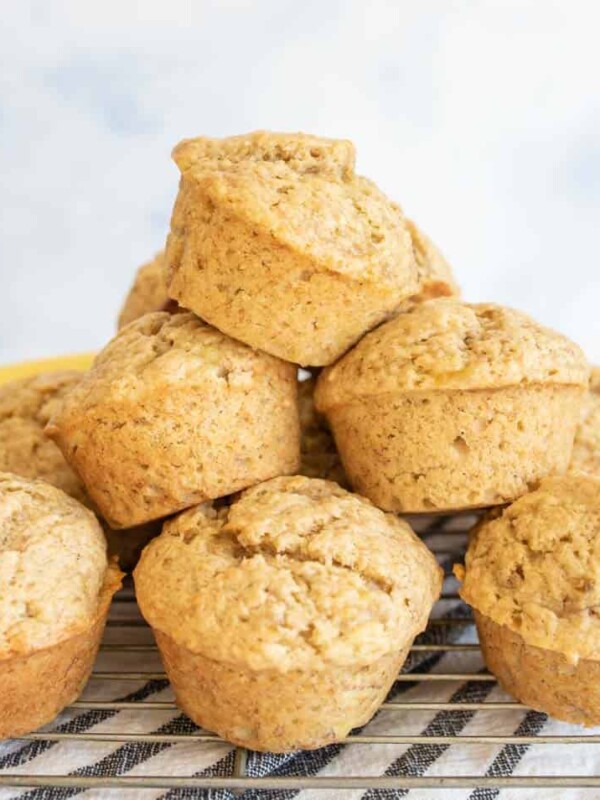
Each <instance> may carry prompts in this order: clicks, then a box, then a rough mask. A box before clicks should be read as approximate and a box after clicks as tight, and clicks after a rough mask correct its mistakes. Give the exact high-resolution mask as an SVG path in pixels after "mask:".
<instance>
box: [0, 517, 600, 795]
mask: <svg viewBox="0 0 600 800" xmlns="http://www.w3.org/2000/svg"><path fill="white" fill-rule="evenodd" d="M472 523H473V518H472V517H470V516H468V515H465V516H455V517H439V518H433V519H431V518H430V519H429V520H427V521H426V522H423V521H421V522H420V527H421V531H420V532H421V535H422V536H423V537H424V538H425V540H426V541H427V543H428V544H429V546H430V547H431V548H432V549H433V550H434V552H435V553H436V555H437V557H438V559H439V561H440V563H441V564H442V566H443V567H444V569H445V572H446V575H447V580H446V582H445V584H444V592H443V594H442V597H441V599H440V601H439V602H438V604H437V605H436V608H435V610H434V614H433V617H432V620H431V621H430V625H429V626H428V629H427V631H426V633H425V634H424V635H422V636H421V637H419V638H418V639H417V640H416V642H415V643H414V645H413V647H412V648H411V653H410V656H409V660H408V662H407V664H406V665H405V667H404V668H403V671H402V673H401V674H400V675H399V676H398V680H397V682H396V684H395V686H394V689H393V690H392V692H391V693H390V696H389V697H388V699H387V701H386V702H385V703H384V704H383V706H382V707H381V710H380V711H379V712H378V715H377V716H376V717H375V719H374V720H373V721H372V722H371V723H369V725H367V726H366V727H365V728H364V729H362V730H357V731H353V732H352V733H351V734H350V735H349V736H348V737H347V738H346V739H345V740H344V742H343V743H342V744H341V745H332V746H330V747H329V748H323V750H322V751H315V752H316V753H324V754H325V756H324V757H318V758H317V761H316V763H317V764H320V765H323V764H324V765H325V767H324V768H320V769H316V768H315V766H314V764H312V762H311V755H310V754H304V757H300V758H298V757H295V756H293V755H292V756H272V755H264V754H258V753H252V752H249V751H247V750H245V749H243V748H239V747H238V748H233V747H232V746H231V745H227V744H226V743H225V742H223V741H222V740H221V739H219V737H218V736H216V735H215V734H213V733H210V732H208V731H203V730H200V729H199V728H197V727H196V726H194V725H193V724H192V723H191V722H190V721H189V720H187V719H186V718H185V717H184V716H183V715H182V714H181V713H180V712H178V710H177V707H176V705H175V703H174V699H173V697H172V695H171V694H170V688H169V686H168V683H167V681H166V678H165V674H164V672H163V670H162V667H161V666H160V662H159V659H158V654H157V651H156V647H155V645H154V642H153V640H152V635H151V632H150V630H149V629H148V627H147V626H146V624H145V623H144V622H143V620H142V619H141V617H140V615H139V612H138V610H137V606H136V604H135V596H134V592H133V588H132V586H131V585H127V586H126V587H125V588H124V589H123V590H121V592H120V593H119V594H118V595H117V596H116V599H115V603H114V605H113V609H112V610H111V615H110V617H109V623H108V626H107V631H106V635H105V639H104V642H103V645H102V647H101V652H100V654H99V658H98V662H97V664H96V668H95V670H94V673H93V674H92V678H91V680H90V682H89V684H88V686H87V687H86V690H85V692H84V693H83V695H82V697H81V698H80V699H79V700H78V701H77V702H75V703H73V704H72V705H71V706H70V707H69V708H68V709H67V710H66V711H65V712H64V713H63V714H61V716H60V717H59V718H58V719H57V720H56V721H55V722H54V723H53V724H52V725H50V726H47V728H45V729H43V730H41V731H37V732H35V733H31V734H28V735H26V736H23V737H21V738H20V739H19V740H18V741H17V740H13V741H10V742H8V743H0V798H5V797H6V798H8V797H13V796H18V795H19V794H20V793H21V792H23V791H25V790H26V789H27V790H32V791H31V793H28V794H27V797H39V798H42V797H52V798H53V799H54V798H58V797H62V796H65V797H67V796H72V795H73V793H76V792H77V791H82V790H90V789H94V790H109V789H120V790H124V789H128V790H133V789H146V790H155V792H154V793H153V794H152V795H151V796H152V797H162V796H167V797H169V798H173V797H177V796H182V797H184V796H185V797H189V796H192V795H190V794H189V792H190V791H191V792H193V796H195V797H201V796H207V793H209V792H214V791H217V790H220V791H221V792H223V793H224V794H219V795H218V796H223V797H227V796H229V795H230V796H232V797H233V796H237V795H240V794H242V793H244V792H248V795H247V796H248V797H258V796H260V793H261V792H263V791H264V792H269V791H271V790H280V791H285V792H291V793H293V792H297V791H299V790H326V789H327V790H338V791H339V790H361V791H363V792H365V793H368V792H371V793H376V792H379V791H384V792H387V794H386V795H385V796H394V795H395V794H396V795H397V796H400V794H403V793H404V791H408V790H412V789H417V788H419V789H429V790H432V789H436V790H444V789H446V790H449V789H464V790H469V791H470V790H471V789H477V790H479V791H486V790H489V791H492V790H493V791H497V790H500V789H506V788H529V789H532V788H533V789H538V790H549V789H555V790H557V791H560V792H562V791H565V792H566V791H567V790H568V789H572V790H577V791H579V790H580V791H581V792H583V790H585V789H598V794H596V793H594V795H593V796H595V797H600V776H599V774H598V772H599V771H600V770H596V769H594V770H593V774H589V771H588V773H587V774H585V773H582V774H578V775H575V774H568V775H564V774H552V773H551V772H550V770H548V772H546V771H543V772H542V773H540V771H539V769H537V770H535V771H533V770H532V771H530V772H527V771H520V772H519V773H518V774H506V770H503V769H502V768H501V767H497V768H494V765H495V764H496V763H497V762H498V758H499V756H498V754H500V756H506V757H504V761H508V762H509V763H512V764H513V766H514V761H515V754H516V755H517V756H519V757H522V755H523V753H524V752H525V751H526V749H527V747H529V746H535V747H538V746H544V747H550V746H559V747H564V746H571V745H582V746H592V745H598V744H600V735H599V734H598V732H589V731H586V730H584V729H581V728H574V727H572V726H562V727H563V728H564V729H565V732H554V731H553V730H551V732H546V730H545V729H546V727H547V726H546V718H545V717H544V715H541V714H538V713H537V712H531V711H529V712H528V711H527V709H526V708H525V707H524V706H523V705H521V704H520V703H518V702H517V701H515V700H513V699H511V698H509V697H508V696H506V695H503V694H502V693H501V691H500V690H499V688H498V687H497V686H496V680H495V678H494V677H493V676H492V675H490V674H489V673H487V672H486V671H485V669H484V668H483V664H482V662H481V656H480V652H479V647H478V644H477V640H476V635H475V631H474V626H473V622H472V617H471V615H470V612H469V610H468V609H467V607H466V606H465V605H464V604H462V602H461V601H460V599H459V597H458V594H457V591H456V584H455V583H454V581H453V578H452V577H451V566H452V563H453V562H454V561H455V560H457V559H460V558H461V556H462V553H463V552H464V548H465V545H466V530H467V529H468V528H469V527H470V526H471V524H472ZM157 698H158V699H157ZM532 714H533V715H535V721H536V725H534V726H533V730H532V732H528V731H527V728H526V726H525V727H523V725H522V724H518V723H519V720H522V718H523V715H526V717H527V716H528V715H532ZM477 715H480V716H479V717H478V716H477ZM482 715H483V716H482ZM501 715H508V721H507V722H506V723H502V722H499V720H500V718H501ZM479 718H481V719H482V720H484V721H483V722H482V723H481V724H480V725H479V727H477V726H475V728H476V730H474V731H473V732H465V731H466V730H468V729H469V726H470V725H471V726H472V725H473V720H475V719H479ZM415 728H416V730H414V729H415ZM482 728H483V731H484V732H482ZM559 728H560V726H559ZM561 730H562V729H561ZM363 747H368V748H374V749H370V750H369V751H368V756H366V757H365V758H362V757H361V755H360V753H361V752H365V751H364V750H363V751H361V748H363ZM52 748H62V749H61V750H60V752H59V753H58V755H57V757H56V758H55V759H54V760H53V759H52V757H51V755H52V752H53V751H52ZM190 748H192V749H190ZM469 748H475V750H476V751H477V749H479V750H480V751H481V750H482V748H483V756H484V757H482V758H480V759H479V760H480V762H481V771H480V772H477V773H475V772H474V773H473V774H462V773H461V772H460V771H459V770H455V771H453V770H452V764H453V763H454V762H453V761H452V758H450V760H449V761H448V765H449V766H447V767H446V768H445V769H444V766H445V765H444V757H447V756H448V754H451V753H454V752H455V751H456V750H457V749H458V750H459V751H460V752H461V757H462V754H463V752H464V751H468V749H469ZM179 750H181V753H180V752H179ZM80 751H84V753H83V755H81V753H80ZM331 752H333V755H332V758H331V759H329V758H328V754H329V753H331ZM407 753H410V754H411V757H410V758H407V757H406V754H407ZM432 753H433V756H432ZM348 754H351V755H348ZM494 754H496V755H495V758H494ZM439 756H442V757H441V758H439ZM599 758H600V751H599ZM403 759H404V760H403ZM500 760H501V761H502V758H500ZM474 763H477V759H475V761H474ZM586 763H587V762H586ZM597 763H598V764H599V765H600V761H597ZM48 764H49V765H50V769H48ZM378 764H380V767H379V768H378V767H377V765H378ZM348 765H350V766H348ZM198 767H200V768H198ZM36 787H38V788H37V789H36ZM61 792H62V793H61ZM390 792H391V795H390ZM163 793H164V794H163ZM95 796H101V795H95ZM211 796H212V794H211ZM289 796H291V795H289ZM440 796H443V795H442V794H440ZM465 796H467V795H465ZM492 796H496V795H495V794H492V795H488V794H484V795H482V797H485V798H487V797H492ZM540 796H544V797H545V796H546V795H545V794H544V795H542V794H540ZM557 796H562V795H557ZM577 796H580V795H579V794H578V795H577ZM581 796H583V795H581Z"/></svg>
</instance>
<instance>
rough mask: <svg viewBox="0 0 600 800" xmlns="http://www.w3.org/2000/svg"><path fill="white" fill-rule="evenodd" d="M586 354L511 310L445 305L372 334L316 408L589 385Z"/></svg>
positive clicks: (329, 382) (332, 378)
mask: <svg viewBox="0 0 600 800" xmlns="http://www.w3.org/2000/svg"><path fill="white" fill-rule="evenodd" d="M588 376H589V367H588V364H587V362H586V360H585V357H584V355H583V353H582V351H581V350H580V348H579V347H578V346H577V345H576V344H574V343H573V342H571V341H570V340H569V339H567V338H566V337H565V336H562V335H561V334H559V333H556V332H555V331H553V330H550V329H549V328H545V327H543V326H542V325H539V324H538V323H537V322H535V321H534V320H532V319H531V317H528V316H527V315H526V314H523V313H522V312H521V311H515V310H514V309H512V308H504V307H503V306H497V305H490V304H479V305H474V304H469V303H461V302H460V301H458V300H455V299H451V298H440V299H436V300H429V301H427V302H425V303H421V304H419V305H417V306H415V307H414V308H412V309H411V310H410V311H408V312H406V313H404V314H399V315H398V316H397V317H395V318H394V319H392V320H390V321H389V322H385V323H384V324H383V325H381V326H380V327H379V328H377V329H376V330H374V331H372V332H371V333H369V334H367V335H366V336H365V337H364V339H362V340H361V341H360V342H359V343H358V344H357V345H356V346H355V347H354V348H353V349H352V350H350V352H349V353H347V354H346V355H345V356H343V357H342V358H341V359H340V360H339V361H338V362H337V363H336V364H334V365H333V366H331V367H328V368H327V369H325V370H324V371H323V372H322V373H321V375H320V376H319V381H318V385H317V392H316V396H315V399H316V403H317V409H319V410H320V411H325V410H326V409H328V408H331V407H332V406H336V405H339V404H340V403H347V402H351V401H352V400H353V399H355V398H358V397H369V396H374V395H378V394H386V393H388V392H398V391H400V392H418V391H430V390H432V389H439V390H444V389H487V388H497V387H502V386H518V385H520V384H535V383H554V384H577V385H581V386H586V385H587V381H588Z"/></svg>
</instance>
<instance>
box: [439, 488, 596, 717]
mask: <svg viewBox="0 0 600 800" xmlns="http://www.w3.org/2000/svg"><path fill="white" fill-rule="evenodd" d="M599 569H600V481H599V480H598V479H596V478H591V477H589V476H570V475H569V476H562V477H553V478H547V479H545V480H543V481H542V482H541V484H540V486H539V488H538V489H536V490H535V491H533V492H531V493H530V494H527V495H525V496H524V497H521V498H520V499H519V500H517V501H516V502H515V503H513V504H512V505H511V506H509V507H508V508H506V509H505V510H504V511H503V513H502V514H501V515H500V516H497V517H496V518H495V519H491V520H489V521H485V522H483V523H482V524H480V525H479V527H478V528H477V529H476V530H475V532H474V534H473V536H472V538H471V542H470V544H469V549H468V551H467V555H466V564H465V567H456V568H455V572H456V575H457V577H458V578H459V579H460V580H461V581H462V586H461V589H460V595H461V597H462V598H463V599H464V600H465V601H466V602H467V603H469V604H470V605H471V606H473V609H474V613H475V620H476V623H477V630H478V632H479V640H480V642H481V648H482V651H483V655H484V658H485V662H486V664H487V666H488V668H489V669H490V671H491V672H493V673H494V674H495V675H496V677H497V678H498V680H499V682H500V684H501V685H502V687H503V688H504V689H505V690H506V691H507V692H510V694H512V695H514V696H515V697H516V698H517V699H518V700H520V701H521V702H523V703H525V704H526V705H528V706H531V707H532V708H535V709H537V710H538V711H545V712H547V713H548V714H551V715H552V716H553V717H557V718H558V719H561V720H565V721H566V722H575V723H579V724H581V725H600V616H599V614H598V607H599V605H600V582H599V581H598V573H599Z"/></svg>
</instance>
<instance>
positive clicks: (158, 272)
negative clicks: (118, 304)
mask: <svg viewBox="0 0 600 800" xmlns="http://www.w3.org/2000/svg"><path fill="white" fill-rule="evenodd" d="M177 310H178V305H177V303H176V302H175V301H174V300H171V299H170V298H169V296H168V294H167V273H166V266H165V254H164V252H163V251H161V252H160V253H157V254H156V255H155V256H154V258H153V259H152V261H149V262H148V263H147V264H143V265H142V266H141V267H140V268H139V269H138V271H137V272H136V274H135V279H134V281H133V285H132V287H131V289H130V290H129V292H128V294H127V297H126V298H125V302H124V303H123V307H122V308H121V312H120V313H119V320H118V329H119V330H120V329H121V328H124V327H125V325H129V323H130V322H133V321H134V320H135V319H139V318H140V317H143V316H144V314H149V313H151V312H152V311H169V312H171V313H173V312H174V311H177Z"/></svg>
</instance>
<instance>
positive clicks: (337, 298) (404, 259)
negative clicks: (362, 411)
mask: <svg viewBox="0 0 600 800" xmlns="http://www.w3.org/2000/svg"><path fill="white" fill-rule="evenodd" d="M173 155H174V159H175V161H176V162H177V165H178V166H179V168H180V170H181V173H182V178H181V183H180V189H179V195H178V197H177V200H176V203H175V207H174V210H173V216H172V220H171V234H170V236H169V239H168V242H167V250H166V261H167V265H168V278H167V282H168V292H169V296H170V297H172V298H174V299H175V300H177V301H178V302H179V303H181V305H183V306H184V307H185V308H189V309H191V310H192V311H194V312H195V313H196V314H198V315H200V316H201V317H202V318H203V319H205V320H207V321H208V322H210V323H211V324H212V325H215V326H216V327H217V328H219V329H220V330H222V331H224V332H225V333H228V334H229V335H230V336H234V337H235V338H236V339H239V340H240V341H243V342H246V343H247V344H249V345H251V346H252V347H259V348H261V349H262V350H265V351H266V352H268V353H272V354H273V355H276V356H279V357H280V358H283V359H286V360H287V361H292V362H296V363H298V364H303V365H313V366H319V365H322V364H329V363H331V362H332V361H334V360H335V359H336V358H339V356H341V355H342V354H343V353H344V352H345V351H346V350H347V349H348V348H349V347H350V346H351V345H352V344H353V343H354V342H356V341H357V340H358V339H359V338H360V337H361V336H362V334H363V333H364V332H365V331H367V330H369V329H370V328H372V327H373V326H375V325H377V324H378V323H379V322H381V321H382V320H383V319H385V318H386V317H387V316H388V315H389V314H390V313H391V312H392V311H393V310H394V309H396V308H398V307H399V305H400V304H401V303H402V301H403V300H405V299H406V298H408V297H410V296H411V295H413V294H414V293H415V292H416V291H417V290H418V283H417V268H416V263H415V256H414V253H413V247H412V242H411V236H410V232H409V229H408V227H407V224H406V221H405V219H404V217H403V215H402V212H401V211H400V210H399V208H398V206H397V205H396V204H395V203H392V202H391V201H390V200H388V198H387V197H385V195H383V194H382V193H381V192H380V191H379V189H378V188H377V187H376V186H375V185H374V184H373V183H371V182H370V181H368V180H366V179H365V178H361V177H359V176H356V175H355V174H354V147H353V145H352V144H351V143H350V142H346V141H336V140H331V139H321V138H318V137H316V136H308V135H306V134H300V133H298V134H282V133H265V132H258V133H253V134H248V135H246V136H234V137H232V138H229V139H222V140H219V139H205V138H199V139H190V140H187V141H184V142H182V143H181V144H180V145H178V146H177V147H176V148H175V150H174V154H173Z"/></svg>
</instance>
